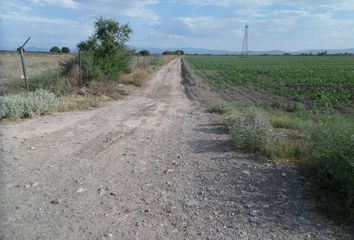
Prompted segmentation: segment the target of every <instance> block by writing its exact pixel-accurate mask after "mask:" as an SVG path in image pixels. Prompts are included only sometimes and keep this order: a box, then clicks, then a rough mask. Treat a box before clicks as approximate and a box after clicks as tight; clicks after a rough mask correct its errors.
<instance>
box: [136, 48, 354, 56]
mask: <svg viewBox="0 0 354 240" xmlns="http://www.w3.org/2000/svg"><path fill="white" fill-rule="evenodd" d="M130 48H133V49H135V50H136V51H140V50H143V49H146V50H148V51H149V52H150V53H153V54H161V53H163V52H164V51H175V50H177V49H180V50H183V51H184V52H185V53H186V54H210V55H240V54H241V52H240V51H226V50H210V49H206V48H193V47H187V48H141V47H132V46H130ZM323 51H327V53H328V54H344V53H350V54H354V48H349V49H309V50H303V51H283V50H269V51H252V50H251V51H249V52H248V54H249V55H264V54H269V55H283V54H285V53H290V54H294V55H298V54H303V53H305V54H306V53H307V54H309V53H312V54H317V53H319V52H323Z"/></svg>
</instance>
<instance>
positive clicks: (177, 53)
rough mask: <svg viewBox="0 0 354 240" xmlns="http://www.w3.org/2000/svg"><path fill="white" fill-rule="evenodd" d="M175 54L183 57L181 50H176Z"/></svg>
mask: <svg viewBox="0 0 354 240" xmlns="http://www.w3.org/2000/svg"><path fill="white" fill-rule="evenodd" d="M175 54H176V55H184V51H182V50H176V51H175Z"/></svg>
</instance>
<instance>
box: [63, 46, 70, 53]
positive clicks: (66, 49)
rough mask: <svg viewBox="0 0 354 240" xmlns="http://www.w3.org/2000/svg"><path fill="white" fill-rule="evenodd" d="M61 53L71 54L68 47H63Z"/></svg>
mask: <svg viewBox="0 0 354 240" xmlns="http://www.w3.org/2000/svg"><path fill="white" fill-rule="evenodd" d="M61 52H62V53H70V49H69V48H68V47H62V48H61Z"/></svg>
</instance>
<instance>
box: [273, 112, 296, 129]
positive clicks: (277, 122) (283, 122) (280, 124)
mask: <svg viewBox="0 0 354 240" xmlns="http://www.w3.org/2000/svg"><path fill="white" fill-rule="evenodd" d="M269 120H270V123H271V124H272V126H273V127H274V128H285V129H293V130H301V127H302V126H301V125H302V124H301V122H302V121H301V120H300V119H298V118H297V117H295V116H292V117H290V116H289V115H286V114H281V113H273V114H270V116H269Z"/></svg>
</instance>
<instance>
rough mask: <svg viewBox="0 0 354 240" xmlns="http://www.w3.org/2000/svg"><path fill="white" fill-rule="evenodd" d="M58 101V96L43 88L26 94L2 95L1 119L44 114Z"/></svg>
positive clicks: (0, 105) (0, 100) (0, 103)
mask: <svg viewBox="0 0 354 240" xmlns="http://www.w3.org/2000/svg"><path fill="white" fill-rule="evenodd" d="M56 103H57V98H56V96H55V95H54V94H53V93H50V92H48V91H46V90H43V89H38V90H36V91H35V92H29V93H27V94H25V95H12V96H1V97H0V119H4V118H21V117H33V116H35V115H39V114H44V113H47V112H50V111H51V110H52V109H53V107H54V106H55V104H56Z"/></svg>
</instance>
